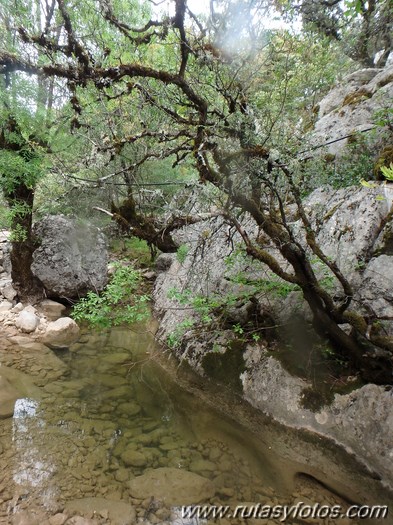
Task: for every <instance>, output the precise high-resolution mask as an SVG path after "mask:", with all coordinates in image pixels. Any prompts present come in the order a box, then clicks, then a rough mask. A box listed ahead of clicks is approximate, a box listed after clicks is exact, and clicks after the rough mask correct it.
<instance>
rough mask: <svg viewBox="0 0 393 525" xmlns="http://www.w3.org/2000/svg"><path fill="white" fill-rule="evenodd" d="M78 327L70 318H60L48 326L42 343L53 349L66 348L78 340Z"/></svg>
mask: <svg viewBox="0 0 393 525" xmlns="http://www.w3.org/2000/svg"><path fill="white" fill-rule="evenodd" d="M79 334H80V329H79V326H78V325H77V324H76V322H75V321H74V320H73V319H71V318H70V317H61V318H60V319H57V321H53V322H51V323H49V324H48V327H47V329H46V332H45V333H44V335H43V336H42V339H41V340H42V342H43V343H45V344H48V345H51V346H55V347H60V348H62V347H67V346H69V345H71V344H72V343H75V342H76V341H77V340H78V337H79Z"/></svg>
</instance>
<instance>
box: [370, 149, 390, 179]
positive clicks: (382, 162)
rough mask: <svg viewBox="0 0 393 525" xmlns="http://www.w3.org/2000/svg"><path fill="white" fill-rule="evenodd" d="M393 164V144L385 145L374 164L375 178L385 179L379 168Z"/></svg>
mask: <svg viewBox="0 0 393 525" xmlns="http://www.w3.org/2000/svg"><path fill="white" fill-rule="evenodd" d="M390 164H393V144H389V145H388V146H385V147H384V148H383V150H382V151H381V152H380V154H379V155H378V158H377V160H376V162H375V165H374V177H375V178H376V179H377V180H385V177H384V176H383V173H382V171H381V168H383V167H384V166H386V167H387V168H388V167H389V166H390Z"/></svg>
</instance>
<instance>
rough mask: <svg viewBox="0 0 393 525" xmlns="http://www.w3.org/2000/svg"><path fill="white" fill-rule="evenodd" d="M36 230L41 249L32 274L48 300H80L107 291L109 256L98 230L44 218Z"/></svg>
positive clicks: (59, 219)
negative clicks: (74, 298) (52, 298)
mask: <svg viewBox="0 0 393 525" xmlns="http://www.w3.org/2000/svg"><path fill="white" fill-rule="evenodd" d="M34 228H35V234H36V235H37V237H38V238H39V239H40V240H41V245H40V246H39V248H37V250H36V251H35V252H34V256H33V264H32V271H33V273H34V274H35V275H36V276H37V277H38V278H39V279H40V280H41V282H42V283H43V284H44V286H45V288H46V291H47V295H48V296H49V297H65V298H72V297H79V296H81V295H84V294H85V293H86V292H87V291H88V290H102V289H103V288H104V286H105V284H106V282H107V263H108V252H107V247H106V240H105V237H104V235H103V234H102V233H101V232H100V230H99V229H98V228H95V227H93V226H91V225H86V224H83V223H80V222H78V221H76V220H74V219H70V218H67V217H64V216H61V215H60V216H48V217H45V218H44V219H42V220H41V221H40V222H39V223H37V224H36V225H35V227H34Z"/></svg>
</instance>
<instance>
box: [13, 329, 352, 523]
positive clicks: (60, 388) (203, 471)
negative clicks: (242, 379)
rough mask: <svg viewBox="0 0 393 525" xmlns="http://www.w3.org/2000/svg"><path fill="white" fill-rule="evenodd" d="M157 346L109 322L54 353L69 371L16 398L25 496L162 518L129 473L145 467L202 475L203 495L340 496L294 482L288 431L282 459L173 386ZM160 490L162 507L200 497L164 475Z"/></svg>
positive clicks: (276, 499) (17, 472)
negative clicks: (97, 501) (110, 504)
mask: <svg viewBox="0 0 393 525" xmlns="http://www.w3.org/2000/svg"><path fill="white" fill-rule="evenodd" d="M157 351H158V349H157V348H156V346H155V345H154V342H153V338H152V336H151V335H150V334H149V333H143V332H142V333H134V332H131V331H129V330H124V329H116V330H112V331H111V332H105V333H100V334H87V335H85V336H84V339H83V342H80V343H77V344H76V345H74V346H73V347H72V348H71V349H70V351H67V352H65V351H62V352H60V353H59V354H58V356H59V357H61V359H62V360H63V361H64V362H65V363H66V364H67V372H66V374H65V375H64V376H63V377H61V378H60V379H58V380H55V381H50V382H48V383H47V384H46V385H45V386H44V391H45V395H44V396H42V399H40V400H39V401H37V400H35V399H28V398H26V399H20V400H18V401H17V404H16V406H15V414H14V418H13V423H12V443H11V444H10V447H11V448H10V454H9V457H10V458H11V461H12V472H13V474H12V475H13V482H14V484H15V485H16V486H17V488H18V491H19V492H20V493H21V494H22V493H23V494H24V497H25V499H26V498H27V499H28V498H32V497H33V496H34V498H35V501H38V502H39V503H40V504H42V505H46V506H47V507H48V508H52V507H53V508H55V507H56V505H60V506H64V505H65V504H67V502H68V501H70V500H74V499H78V498H86V497H105V498H107V499H110V500H115V501H118V502H120V501H122V502H128V503H132V504H133V505H136V507H137V516H139V517H140V518H141V520H142V521H143V520H145V521H146V520H147V518H146V516H147V515H149V513H151V512H153V513H154V512H155V513H156V514H154V516H155V518H157V516H161V519H160V520H159V521H165V520H167V519H168V516H167V515H166V514H165V512H164V511H163V509H161V511H162V512H161V514H159V509H158V510H157V509H155V508H154V509H153V510H151V509H150V510H149V509H148V508H147V507H146V505H145V506H144V503H143V502H144V500H146V498H150V496H152V495H154V494H153V493H152V488H151V487H149V486H148V485H146V486H145V485H144V484H143V480H144V477H142V478H139V479H138V480H137V482H135V478H138V477H140V476H145V475H147V474H148V473H149V472H151V471H152V469H154V472H156V473H165V475H168V473H170V475H171V476H173V475H174V473H176V472H179V469H180V470H181V471H187V472H189V473H192V474H193V475H197V476H199V477H198V478H197V477H195V478H193V479H194V480H195V481H196V482H197V481H198V480H200V477H202V478H204V479H205V480H209V481H208V482H209V485H206V486H208V487H210V488H209V489H208V490H207V489H206V486H205V487H204V489H203V490H204V491H205V492H203V494H204V498H205V499H204V500H203V501H206V502H209V503H214V504H226V503H228V502H235V503H236V502H256V503H258V502H264V503H267V502H269V503H271V504H279V503H283V502H284V503H285V504H289V503H291V501H295V500H296V498H298V497H299V496H301V497H304V495H305V494H306V495H307V494H308V498H311V499H313V500H314V501H316V502H323V501H326V502H328V503H331V504H334V503H335V502H337V498H336V497H335V496H334V494H332V493H331V492H330V491H328V490H326V489H323V488H321V487H315V486H314V487H313V488H312V487H311V488H310V487H308V488H307V490H306V489H305V488H304V486H303V489H300V488H299V486H297V485H296V478H295V474H296V472H297V471H298V470H300V471H302V470H301V469H302V468H303V469H304V468H305V467H304V466H303V467H302V466H301V465H299V463H298V458H296V457H295V458H294V459H288V457H289V456H290V455H291V454H292V452H291V450H290V449H291V447H293V443H291V437H290V434H289V433H288V435H287V436H285V435H284V437H283V443H282V444H281V450H282V452H283V453H284V452H285V454H286V458H284V459H283V458H282V457H280V455H279V453H278V451H277V446H276V445H277V443H274V442H273V441H271V442H269V441H267V442H265V443H263V440H262V441H261V439H260V438H259V439H257V438H253V437H252V435H251V434H250V433H249V432H246V431H245V430H243V429H242V428H241V427H240V426H237V425H236V424H235V423H234V422H233V421H232V420H230V419H228V418H226V417H224V416H220V415H219V414H218V413H217V412H216V411H215V410H212V409H211V408H208V407H207V406H206V404H204V403H202V402H201V401H200V400H199V399H198V398H197V397H196V396H194V395H193V394H192V393H191V392H187V391H185V390H184V389H182V388H180V387H179V385H177V384H176V382H175V381H173V380H172V379H171V377H170V375H169V374H167V373H166V372H164V370H163V369H162V367H160V366H159V365H158V364H157V362H156V359H155V358H154V353H155V352H157ZM233 410H235V406H233ZM234 414H235V412H234ZM260 431H261V432H262V431H263V429H262V428H260ZM266 432H268V429H266ZM266 436H268V434H266ZM265 439H266V440H268V439H269V438H268V437H265ZM305 448H307V445H306V447H305ZM309 448H310V449H311V447H309ZM294 456H296V454H294ZM298 456H299V454H298ZM310 457H311V456H310ZM176 469H177V470H176ZM321 478H323V474H322V475H321ZM139 480H140V481H139ZM165 490H166V492H165V494H164V500H165V501H166V503H167V504H168V506H169V507H175V506H177V505H182V504H183V503H184V504H189V503H190V502H191V503H192V502H193V501H191V500H190V499H189V498H191V499H192V497H197V496H196V490H197V489H196V484H193V483H192V484H191V486H189V487H182V490H181V491H179V490H178V489H177V493H176V488H175V485H174V487H172V488H171V480H170V479H169V482H167V486H166V489H165ZM206 490H207V492H206ZM209 490H210V492H209ZM301 490H304V491H305V492H301ZM187 491H188V492H187ZM307 491H308V492H307ZM180 492H181V494H183V495H184V496H182V497H184V498H185V499H184V502H183V501H179V497H180V496H179V494H180ZM195 502H201V501H199V500H197V501H195ZM340 503H343V502H342V500H340ZM56 508H57V507H56ZM149 519H150V518H149ZM157 519H158V518H157ZM157 519H156V520H155V521H154V520H153V522H154V523H158V522H159V521H157ZM178 519H179V517H178V516H177V518H176V517H175V522H176V520H178ZM148 521H149V520H147V522H148ZM272 523H274V521H272Z"/></svg>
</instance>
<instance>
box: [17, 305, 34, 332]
mask: <svg viewBox="0 0 393 525" xmlns="http://www.w3.org/2000/svg"><path fill="white" fill-rule="evenodd" d="M39 322H40V320H39V318H38V317H37V316H36V315H35V314H34V313H32V312H29V311H27V310H26V309H25V310H22V311H21V313H20V314H19V315H18V317H17V318H16V321H15V326H16V327H17V328H18V329H19V330H21V331H22V332H25V333H27V334H29V333H30V332H34V330H35V329H36V328H37V326H38V324H39Z"/></svg>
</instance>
